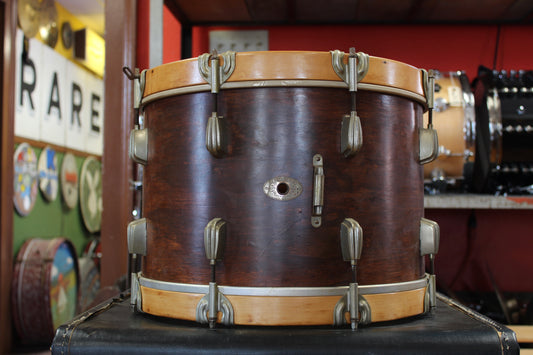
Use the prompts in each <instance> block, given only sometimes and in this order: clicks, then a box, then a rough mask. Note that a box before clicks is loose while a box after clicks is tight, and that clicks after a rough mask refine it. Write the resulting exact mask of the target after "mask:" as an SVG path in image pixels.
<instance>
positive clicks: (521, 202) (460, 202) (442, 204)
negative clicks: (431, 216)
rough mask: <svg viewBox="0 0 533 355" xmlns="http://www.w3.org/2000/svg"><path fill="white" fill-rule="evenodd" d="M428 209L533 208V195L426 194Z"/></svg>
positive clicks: (425, 200)
mask: <svg viewBox="0 0 533 355" xmlns="http://www.w3.org/2000/svg"><path fill="white" fill-rule="evenodd" d="M424 207H425V208H426V209H522V210H528V209H533V196H492V195H475V194H443V195H435V196H427V195H426V196H424Z"/></svg>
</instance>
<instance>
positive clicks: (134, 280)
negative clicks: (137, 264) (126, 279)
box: [130, 273, 142, 312]
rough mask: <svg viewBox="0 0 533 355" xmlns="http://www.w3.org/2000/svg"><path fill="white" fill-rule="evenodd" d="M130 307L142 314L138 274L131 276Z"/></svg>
mask: <svg viewBox="0 0 533 355" xmlns="http://www.w3.org/2000/svg"><path fill="white" fill-rule="evenodd" d="M130 305H131V306H133V307H134V308H135V310H136V311H138V312H142V295H141V284H140V282H139V274H137V273H132V274H131V297H130Z"/></svg>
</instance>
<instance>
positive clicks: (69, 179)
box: [61, 153, 78, 209]
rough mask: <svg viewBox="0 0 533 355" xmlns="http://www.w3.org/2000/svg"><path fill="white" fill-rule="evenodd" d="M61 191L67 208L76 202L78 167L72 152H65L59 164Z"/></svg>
mask: <svg viewBox="0 0 533 355" xmlns="http://www.w3.org/2000/svg"><path fill="white" fill-rule="evenodd" d="M61 193H62V194H63V200H65V204H66V205H67V207H68V208H70V209H72V208H74V207H76V204H77V203H78V167H77V165H76V158H74V155H72V153H66V154H65V157H64V158H63V164H62V165H61Z"/></svg>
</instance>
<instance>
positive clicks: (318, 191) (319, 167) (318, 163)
mask: <svg viewBox="0 0 533 355" xmlns="http://www.w3.org/2000/svg"><path fill="white" fill-rule="evenodd" d="M313 172H314V179H313V215H312V216H311V225H312V226H313V227H315V228H318V227H320V226H321V225H322V209H323V207H324V159H323V158H322V155H320V154H315V155H314V156H313Z"/></svg>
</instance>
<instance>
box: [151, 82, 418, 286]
mask: <svg viewBox="0 0 533 355" xmlns="http://www.w3.org/2000/svg"><path fill="white" fill-rule="evenodd" d="M217 101H218V115H220V116H223V117H224V122H225V124H226V132H227V139H228V146H227V154H225V155H224V156H223V157H222V158H215V157H213V156H211V155H210V153H209V152H208V151H207V149H206V147H205V129H206V125H207V119H208V117H209V116H210V115H211V112H212V109H213V107H214V95H213V94H211V93H209V92H196V93H189V94H183V95H175V96H171V97H167V98H162V99H158V100H154V101H152V102H150V103H148V104H146V105H145V107H144V111H145V125H146V128H147V129H148V142H149V145H148V147H149V148H148V162H147V164H146V166H145V169H144V198H143V215H144V217H146V219H147V220H148V224H147V225H148V230H147V234H148V237H147V238H148V239H147V255H146V257H144V258H143V266H142V273H143V275H144V276H145V277H147V278H151V279H155V280H161V281H168V282H175V283H190V284H207V283H208V282H209V281H210V265H209V261H208V260H207V259H206V256H205V251H204V244H203V243H204V241H203V232H204V228H205V226H206V225H207V223H208V222H209V221H210V220H211V219H213V218H215V217H220V218H222V219H224V220H225V221H227V238H226V243H225V253H224V257H223V259H222V260H221V261H219V262H217V265H216V281H217V283H218V284H221V285H228V286H257V287H260V286H269V287H322V286H338V285H347V284H348V283H350V282H351V278H352V273H351V268H350V263H349V262H345V261H343V259H342V253H341V247H340V225H341V222H342V221H343V220H344V219H345V218H353V219H355V220H356V221H358V222H359V223H360V225H361V227H362V228H363V231H364V232H363V234H364V238H363V241H364V242H363V249H362V256H361V259H360V260H359V262H358V269H357V270H358V281H359V284H363V285H373V284H384V283H395V282H403V281H411V280H418V279H420V278H422V277H423V275H424V270H423V269H424V266H423V259H422V257H421V256H420V245H419V231H420V219H421V218H422V217H423V169H422V167H421V165H420V164H419V163H418V154H419V152H418V150H419V148H418V147H419V139H418V129H419V128H420V127H421V126H422V114H423V109H424V108H423V106H422V105H421V104H420V103H418V102H415V101H413V100H411V99H409V98H405V97H400V96H396V95H391V94H384V93H378V92H373V91H365V90H359V91H358V92H357V113H358V115H359V117H360V118H361V123H362V129H363V146H362V148H361V150H360V151H359V152H358V153H357V154H356V155H355V156H353V157H349V158H345V157H344V156H343V154H342V153H341V152H340V137H341V135H340V132H341V121H342V117H343V116H344V115H346V114H349V112H350V94H349V92H348V90H347V89H342V88H320V87H261V88H240V89H224V90H221V91H220V93H219V94H218V100H217ZM315 154H321V155H322V157H323V161H324V174H325V187H324V210H323V217H322V226H321V227H319V228H314V227H313V226H312V225H311V215H312V194H313V165H312V158H313V155H315ZM278 176H286V177H291V178H293V179H296V180H298V181H299V182H300V183H301V185H302V187H303V191H302V193H301V195H300V196H298V197H297V198H295V199H293V200H290V201H278V200H274V199H271V198H269V197H268V196H267V195H266V194H265V193H264V192H263V188H262V187H263V184H264V183H265V182H266V181H268V180H269V179H272V178H274V177H278Z"/></svg>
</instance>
